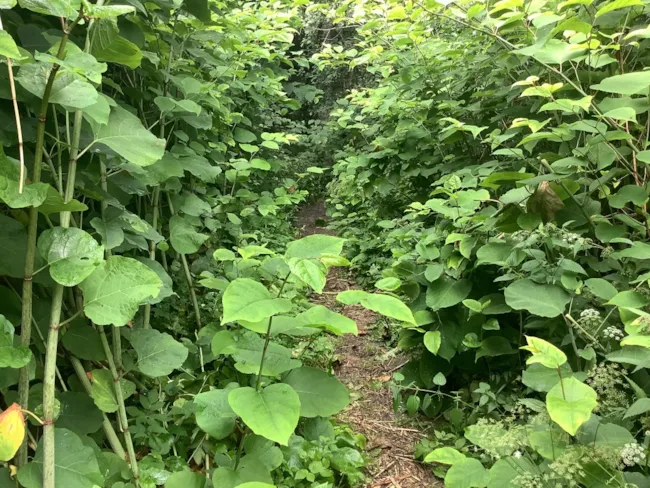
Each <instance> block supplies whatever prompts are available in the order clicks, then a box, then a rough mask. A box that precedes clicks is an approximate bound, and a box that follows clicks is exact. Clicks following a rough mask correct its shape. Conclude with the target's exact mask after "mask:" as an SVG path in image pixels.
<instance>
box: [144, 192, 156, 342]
mask: <svg viewBox="0 0 650 488" xmlns="http://www.w3.org/2000/svg"><path fill="white" fill-rule="evenodd" d="M159 199H160V186H157V187H156V188H155V189H154V191H153V204H152V206H151V207H152V208H151V212H152V219H151V226H152V227H153V228H154V230H156V229H157V227H158V200H159ZM149 259H151V260H152V261H155V260H156V243H155V242H154V241H149ZM142 326H143V327H144V328H145V329H148V328H149V327H151V304H150V303H147V304H146V305H145V306H144V318H143V322H142Z"/></svg>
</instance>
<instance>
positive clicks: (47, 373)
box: [43, 111, 83, 488]
mask: <svg viewBox="0 0 650 488" xmlns="http://www.w3.org/2000/svg"><path fill="white" fill-rule="evenodd" d="M82 122H83V113H82V112H81V111H79V112H76V113H75V119H74V132H73V134H72V147H71V148H70V162H69V166H68V181H67V185H66V190H65V196H64V198H63V200H64V202H65V203H68V202H69V201H70V200H72V197H73V196H74V185H75V177H76V174H77V155H78V154H79V140H80V139H81V124H82ZM70 218H71V213H70V212H61V219H60V220H61V227H62V228H64V229H65V228H68V227H70ZM64 291H65V287H64V286H63V285H60V284H57V285H56V286H55V287H54V293H53V294H52V310H51V313H50V330H49V333H48V335H47V344H46V346H45V365H44V368H43V418H44V421H45V422H44V425H43V488H54V486H55V484H54V483H55V480H54V469H55V465H54V378H55V373H56V356H57V348H58V344H59V329H60V328H61V309H62V306H63V293H64Z"/></svg>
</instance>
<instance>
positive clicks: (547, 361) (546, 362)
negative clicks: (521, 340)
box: [521, 336, 567, 369]
mask: <svg viewBox="0 0 650 488" xmlns="http://www.w3.org/2000/svg"><path fill="white" fill-rule="evenodd" d="M526 342H527V343H528V345H527V346H522V347H521V349H524V350H526V351H528V352H530V353H532V356H531V357H529V358H528V359H527V360H526V364H534V363H540V364H542V365H543V366H545V367H547V368H551V369H557V368H559V367H560V366H562V365H563V364H564V363H566V362H567V357H566V354H564V353H563V352H562V351H561V350H560V349H558V348H557V347H555V346H554V345H553V344H551V343H550V342H547V341H545V340H544V339H540V338H539V337H533V336H526Z"/></svg>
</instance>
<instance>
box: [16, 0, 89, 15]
mask: <svg viewBox="0 0 650 488" xmlns="http://www.w3.org/2000/svg"><path fill="white" fill-rule="evenodd" d="M18 5H20V6H21V7H22V8H26V9H27V10H31V11H32V12H36V13H39V14H43V15H54V16H55V17H65V18H71V17H76V16H77V12H78V10H79V7H81V0H18Z"/></svg>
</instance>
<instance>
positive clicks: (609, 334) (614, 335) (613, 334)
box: [603, 325, 625, 341]
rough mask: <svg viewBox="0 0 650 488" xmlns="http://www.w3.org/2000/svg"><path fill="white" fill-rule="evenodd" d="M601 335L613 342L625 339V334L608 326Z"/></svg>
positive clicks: (616, 328)
mask: <svg viewBox="0 0 650 488" xmlns="http://www.w3.org/2000/svg"><path fill="white" fill-rule="evenodd" d="M603 335H604V336H605V337H606V338H607V339H614V340H615V341H620V340H622V339H623V337H625V333H624V332H623V331H622V330H621V329H619V328H618V327H616V326H615V325H610V326H609V327H607V328H606V329H605V330H604V331H603Z"/></svg>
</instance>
